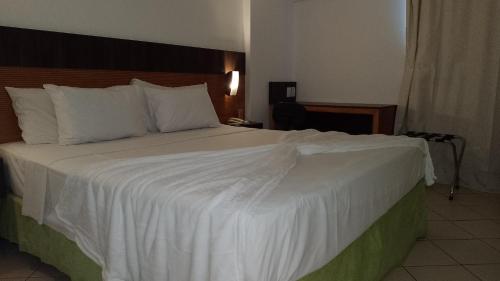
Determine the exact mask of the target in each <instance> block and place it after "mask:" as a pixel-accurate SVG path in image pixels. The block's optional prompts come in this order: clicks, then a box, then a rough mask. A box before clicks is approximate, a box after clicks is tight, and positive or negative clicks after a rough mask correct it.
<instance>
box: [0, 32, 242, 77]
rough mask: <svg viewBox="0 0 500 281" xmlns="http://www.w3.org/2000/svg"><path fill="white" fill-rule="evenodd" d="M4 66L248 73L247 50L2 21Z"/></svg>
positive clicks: (1, 61)
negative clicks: (18, 25)
mask: <svg viewBox="0 0 500 281" xmlns="http://www.w3.org/2000/svg"><path fill="white" fill-rule="evenodd" d="M0 66H17V67H43V68H59V69H60V68H77V69H114V70H136V71H157V72H172V73H173V72H175V73H211V74H223V73H226V72H228V71H231V70H238V71H240V73H242V74H244V73H245V53H242V52H232V51H223V50H214V49H206V48H196V47H187V46H178V45H170V44H160V43H151V42H142V41H134V40H125V39H115V38H105V37H98V36H88V35H78V34H69V33H61V32H51V31H41V30H32V29H24V28H15V27H3V26H0Z"/></svg>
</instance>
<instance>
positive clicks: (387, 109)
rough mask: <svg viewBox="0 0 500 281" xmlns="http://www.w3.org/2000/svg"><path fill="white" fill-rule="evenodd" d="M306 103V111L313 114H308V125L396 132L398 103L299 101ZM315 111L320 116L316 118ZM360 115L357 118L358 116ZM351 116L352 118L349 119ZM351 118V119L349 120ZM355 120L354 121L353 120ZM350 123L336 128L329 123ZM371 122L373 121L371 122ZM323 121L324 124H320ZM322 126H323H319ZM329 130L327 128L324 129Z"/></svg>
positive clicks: (362, 131)
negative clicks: (347, 125)
mask: <svg viewBox="0 0 500 281" xmlns="http://www.w3.org/2000/svg"><path fill="white" fill-rule="evenodd" d="M299 103H300V104H302V105H304V107H305V108H306V111H307V112H308V114H309V113H312V114H310V115H311V116H312V117H311V116H308V122H309V124H308V127H312V128H316V129H321V128H328V127H329V126H332V130H341V131H346V132H347V133H355V134H356V133H358V134H359V133H371V134H386V135H392V134H393V133H394V120H395V117H396V108H397V106H396V105H393V104H358V103H318V102H299ZM315 113H319V117H318V118H314V115H315ZM331 115H335V116H334V117H331V118H334V119H335V121H331V120H333V119H330V116H331ZM356 116H359V117H361V118H358V119H357V120H354V119H353V118H356ZM349 118H351V119H349ZM349 120H350V121H349ZM353 120H354V121H353ZM342 122H344V123H349V122H351V123H352V125H350V127H351V128H350V129H349V128H344V129H343V130H342V129H335V128H334V127H335V126H334V124H328V123H342ZM370 122H371V123H370ZM318 123H323V124H318ZM356 126H360V127H364V128H366V127H368V131H367V130H366V129H362V130H357V128H355V127H356ZM317 127H321V128H317ZM370 128H371V130H370ZM323 130H327V129H323Z"/></svg>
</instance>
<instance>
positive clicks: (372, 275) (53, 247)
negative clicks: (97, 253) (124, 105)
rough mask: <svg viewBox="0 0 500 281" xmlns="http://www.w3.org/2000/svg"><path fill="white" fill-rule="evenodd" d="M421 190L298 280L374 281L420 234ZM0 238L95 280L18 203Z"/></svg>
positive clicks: (10, 202)
mask: <svg viewBox="0 0 500 281" xmlns="http://www.w3.org/2000/svg"><path fill="white" fill-rule="evenodd" d="M424 201H425V185H424V183H423V182H420V183H419V184H417V186H415V187H414V188H413V189H412V191H410V192H409V193H408V194H407V195H405V197H403V198H402V199H401V200H400V201H399V202H398V203H396V205H394V206H393V207H392V208H391V209H390V210H389V211H388V212H387V213H386V214H385V215H383V216H382V217H381V218H380V219H378V220H377V221H376V222H375V223H374V224H373V225H372V226H371V227H370V228H369V229H368V230H367V231H365V232H364V233H363V234H362V235H361V236H360V237H359V238H358V239H356V240H355V241H354V242H353V243H351V245H349V246H348V247H347V248H346V249H344V250H343V251H342V252H341V253H340V254H339V255H338V256H337V257H335V258H334V259H333V260H332V261H330V262H329V263H328V264H326V265H325V266H323V267H322V268H320V269H318V270H316V271H314V272H312V273H310V274H308V275H307V276H305V277H303V278H301V279H300V281H377V280H381V279H382V278H383V277H384V275H385V274H386V273H387V272H389V271H390V270H391V269H392V268H393V267H395V266H397V265H399V264H400V263H401V262H402V261H403V259H404V258H405V256H406V255H407V254H408V252H409V251H410V249H411V248H412V247H413V245H414V243H415V241H416V239H417V238H418V237H422V236H424V234H425V231H426V223H425V222H426V219H425V218H426V214H425V207H424V204H425V202H424ZM0 237H2V238H4V239H7V240H9V241H11V242H14V243H17V244H19V248H20V250H21V251H24V252H28V253H30V254H32V255H35V256H37V257H40V259H41V260H42V261H43V262H45V263H47V264H50V265H53V266H55V267H56V268H58V269H59V270H60V271H62V272H64V273H66V274H67V275H68V276H70V277H71V280H73V281H96V280H101V268H100V267H99V266H98V265H97V264H95V263H94V262H93V261H92V260H91V259H90V258H88V257H87V256H85V255H84V254H83V253H82V252H81V250H80V249H79V248H78V247H77V246H76V244H75V243H74V242H72V241H70V240H68V239H67V238H66V237H65V236H64V235H62V234H60V233H58V232H57V231H54V230H53V229H51V228H50V227H47V226H45V225H39V224H37V223H36V222H35V221H34V220H32V219H31V218H28V217H25V216H22V215H21V199H20V198H18V197H16V196H14V195H8V196H7V197H5V198H3V199H1V200H0Z"/></svg>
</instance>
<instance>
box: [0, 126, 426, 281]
mask: <svg viewBox="0 0 500 281" xmlns="http://www.w3.org/2000/svg"><path fill="white" fill-rule="evenodd" d="M282 134H283V132H280V131H270V130H255V129H248V128H237V127H229V126H222V127H219V128H209V129H201V130H193V131H184V132H178V133H168V134H151V135H147V136H144V137H139V138H130V139H123V140H115V141H109V142H101V143H92V144H82V145H75V146H59V145H25V144H23V143H11V144H4V145H1V146H0V152H1V154H2V157H4V159H5V160H6V165H7V169H8V171H9V178H10V179H11V182H12V183H14V181H16V184H17V186H16V188H15V189H16V193H19V192H20V193H21V194H22V195H23V196H24V202H23V204H24V207H26V206H27V205H33V204H36V202H35V201H38V202H40V201H42V202H43V204H42V206H43V210H39V211H40V212H41V213H43V223H45V224H47V225H49V226H51V227H52V228H54V229H56V230H58V231H60V232H62V233H63V234H65V235H66V236H67V237H68V238H69V239H72V233H71V230H68V229H66V228H65V226H64V224H62V223H61V222H60V221H58V219H57V217H56V216H54V212H53V210H54V207H55V205H56V204H57V202H58V199H59V194H60V192H61V190H62V188H63V186H64V181H65V179H66V177H67V175H69V174H72V173H74V172H75V171H77V170H79V169H82V168H83V167H86V166H87V165H90V164H95V163H98V162H100V161H106V160H109V159H122V158H134V157H142V156H152V155H163V154H173V153H182V152H193V151H206V150H223V149H231V148H241V147H251V146H260V145H265V144H273V143H276V142H277V141H278V139H279V138H280V137H281V136H282ZM422 157H423V156H422V153H421V152H420V151H418V150H417V149H414V148H409V147H397V148H385V149H373V150H366V151H356V152H344V153H335V154H318V155H312V156H309V157H302V158H299V159H298V161H297V164H296V166H295V167H294V168H293V169H292V170H291V171H290V172H289V173H288V175H287V177H285V178H284V180H283V181H282V182H281V183H280V184H279V186H278V187H277V188H275V189H274V190H273V191H272V192H271V193H270V194H269V195H268V196H267V197H266V198H265V199H264V200H263V201H262V202H261V203H260V206H259V212H260V215H262V216H266V217H267V219H266V222H267V223H268V224H269V223H270V224H274V225H273V226H272V227H271V225H268V224H266V223H265V224H256V226H257V228H256V229H255V232H259V233H264V234H265V233H266V231H268V229H271V228H273V229H276V224H280V223H283V224H286V223H287V221H286V220H279V219H278V218H281V217H282V216H283V214H292V217H290V215H286V216H288V217H289V219H291V220H296V221H299V222H300V225H301V227H300V228H299V230H300V231H305V232H306V233H303V234H301V235H302V236H304V237H307V239H306V240H304V241H300V243H301V244H300V245H298V246H297V245H295V246H294V249H299V248H300V249H301V251H302V252H301V254H300V255H296V256H297V258H298V259H299V260H295V261H294V262H295V264H294V265H293V267H294V270H293V272H292V273H291V276H290V278H291V279H293V278H299V277H301V276H303V275H305V274H307V273H309V272H311V271H312V270H314V269H317V268H319V266H321V265H323V264H325V263H326V262H328V261H329V260H331V259H332V258H333V257H334V256H335V253H337V254H338V253H340V252H341V251H342V250H343V249H344V248H345V247H347V246H348V245H349V244H350V243H351V242H352V241H354V240H355V239H356V238H357V237H359V236H360V235H361V234H362V233H363V232H364V231H365V230H366V229H367V228H368V227H369V226H370V225H371V224H372V223H374V222H375V221H376V220H377V219H378V218H380V217H381V216H382V215H383V214H384V213H385V212H387V210H389V209H390V208H391V207H392V206H393V205H394V204H395V203H396V202H397V201H398V200H400V199H401V198H402V197H403V196H404V195H405V194H406V193H408V192H409V191H410V189H411V188H412V187H413V186H415V185H416V184H417V182H418V181H419V180H420V179H421V178H422V177H423V169H422ZM33 171H35V172H33ZM15 177H17V180H14V178H15ZM41 189H44V190H45V192H40V190H41ZM37 194H44V198H37V196H36V195H37ZM28 197H29V198H31V199H28ZM30 200H31V201H30ZM290 202H294V204H290ZM297 206H299V207H297ZM23 211H24V210H23ZM325 212H326V213H329V214H331V215H332V216H333V217H334V220H332V221H327V222H325V221H324V220H320V219H318V220H315V219H313V220H311V219H310V218H311V216H312V217H314V214H315V213H316V214H317V216H318V217H319V218H321V215H322V214H324V213H325ZM256 216H257V217H258V216H259V214H256ZM278 228H279V227H278ZM283 228H286V227H285V225H283ZM311 230H314V231H312V232H311ZM307 232H309V233H307ZM274 237H276V240H275V241H271V242H270V244H268V245H267V246H269V245H273V247H277V251H276V253H277V254H278V255H279V254H283V253H282V252H281V250H280V249H279V248H280V247H281V248H282V249H283V248H287V247H283V246H284V244H283V243H286V241H280V240H279V237H280V235H274ZM315 241H317V243H315ZM257 242H258V241H256V244H255V245H256V246H257V245H259V247H266V245H262V244H259V243H257ZM288 242H290V241H288ZM306 245H307V247H306ZM255 252H256V253H258V252H259V251H258V249H256V250H255ZM320 253H322V254H320ZM324 253H328V254H327V255H325V254H324ZM289 254H294V253H289ZM295 254H296V253H295ZM332 255H333V256H332ZM303 256H316V259H315V260H306V261H304V260H300V258H301V257H303ZM267 258H268V259H270V260H272V259H273V258H275V257H273V256H270V257H267ZM269 264H272V263H271V262H270V263H269ZM318 265H319V266H318ZM269 270H271V269H269ZM264 271H265V269H264ZM255 274H261V273H260V272H255ZM258 278H259V277H258V276H250V278H249V280H258Z"/></svg>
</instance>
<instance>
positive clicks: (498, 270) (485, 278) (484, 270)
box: [465, 264, 500, 281]
mask: <svg viewBox="0 0 500 281" xmlns="http://www.w3.org/2000/svg"><path fill="white" fill-rule="evenodd" d="M465 267H466V268H467V269H468V270H469V271H471V272H472V273H474V274H475V275H476V276H478V277H479V278H481V280H482V281H500V264H479V265H466V266H465Z"/></svg>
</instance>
